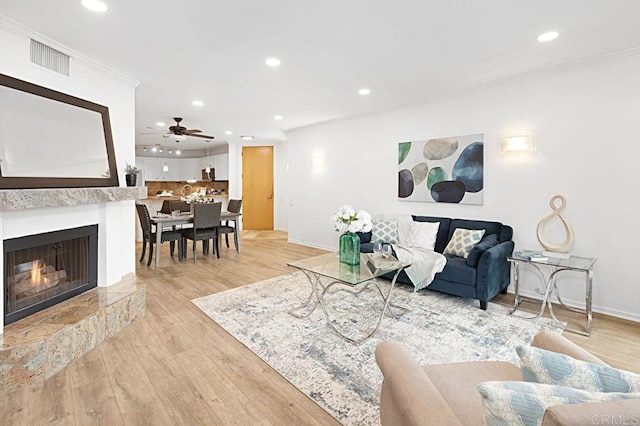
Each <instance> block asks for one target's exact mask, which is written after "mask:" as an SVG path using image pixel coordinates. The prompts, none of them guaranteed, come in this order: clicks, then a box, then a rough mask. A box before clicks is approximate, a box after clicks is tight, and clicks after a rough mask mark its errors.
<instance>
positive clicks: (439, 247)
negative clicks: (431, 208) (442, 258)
mask: <svg viewBox="0 0 640 426" xmlns="http://www.w3.org/2000/svg"><path fill="white" fill-rule="evenodd" d="M412 217H413V220H414V221H416V222H432V223H433V222H438V223H439V224H440V226H439V227H438V236H437V238H436V246H435V248H434V251H437V252H438V253H442V252H443V251H444V248H445V247H446V246H447V242H448V241H449V226H450V225H451V219H449V218H448V217H435V216H412Z"/></svg>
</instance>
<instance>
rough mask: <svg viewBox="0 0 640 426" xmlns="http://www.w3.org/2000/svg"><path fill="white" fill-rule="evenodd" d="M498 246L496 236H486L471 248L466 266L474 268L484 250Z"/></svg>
mask: <svg viewBox="0 0 640 426" xmlns="http://www.w3.org/2000/svg"><path fill="white" fill-rule="evenodd" d="M497 245H498V236H497V235H496V234H491V235H487V236H486V237H484V238H483V239H482V241H480V242H479V243H478V244H476V245H475V246H473V248H472V249H471V251H470V252H469V256H468V257H467V265H469V266H472V267H474V268H475V267H476V266H478V262H480V256H482V253H484V252H485V250H488V249H490V248H491V247H493V246H497Z"/></svg>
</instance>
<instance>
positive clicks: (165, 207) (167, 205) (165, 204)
mask: <svg viewBox="0 0 640 426" xmlns="http://www.w3.org/2000/svg"><path fill="white" fill-rule="evenodd" d="M158 213H163V214H171V201H169V200H162V207H160V210H158Z"/></svg>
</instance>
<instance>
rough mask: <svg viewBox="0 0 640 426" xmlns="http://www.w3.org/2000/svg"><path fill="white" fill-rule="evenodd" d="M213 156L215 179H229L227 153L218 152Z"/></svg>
mask: <svg viewBox="0 0 640 426" xmlns="http://www.w3.org/2000/svg"><path fill="white" fill-rule="evenodd" d="M214 157H215V164H216V165H215V167H216V180H229V154H218V155H214Z"/></svg>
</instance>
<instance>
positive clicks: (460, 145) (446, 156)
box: [398, 133, 484, 205]
mask: <svg viewBox="0 0 640 426" xmlns="http://www.w3.org/2000/svg"><path fill="white" fill-rule="evenodd" d="M483 194H484V135H483V134H482V133H480V134H476V135H466V136H454V137H446V138H436V139H428V140H422V141H415V142H400V143H399V144H398V198H400V199H401V200H406V201H424V202H431V203H455V204H478V205H482V203H483Z"/></svg>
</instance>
